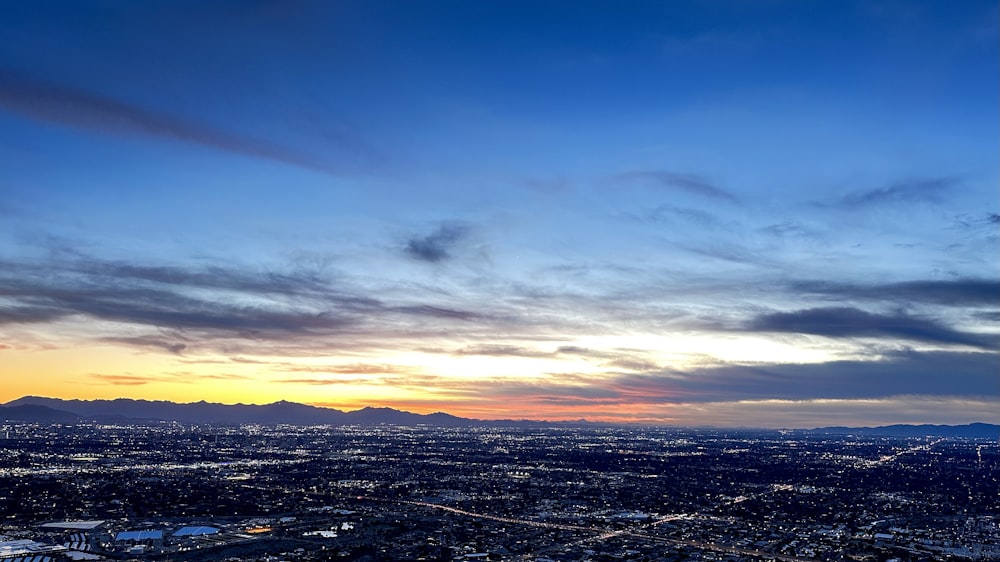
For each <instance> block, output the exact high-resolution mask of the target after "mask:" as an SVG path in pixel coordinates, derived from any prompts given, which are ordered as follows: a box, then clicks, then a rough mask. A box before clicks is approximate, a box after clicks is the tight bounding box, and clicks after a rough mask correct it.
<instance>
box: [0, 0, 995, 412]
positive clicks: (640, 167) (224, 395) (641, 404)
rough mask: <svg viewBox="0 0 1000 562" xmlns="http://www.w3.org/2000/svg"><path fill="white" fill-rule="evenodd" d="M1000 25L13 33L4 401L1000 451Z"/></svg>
mask: <svg viewBox="0 0 1000 562" xmlns="http://www.w3.org/2000/svg"><path fill="white" fill-rule="evenodd" d="M998 19H1000V9H998V2H996V1H979V0H966V1H963V2H945V1H920V0H912V1H910V0H907V1H849V0H845V1H841V2H828V1H810V0H797V1H783V0H763V1H759V2H744V1H735V0H733V1H728V0H702V1H683V0H677V1H662V2H646V1H638V0H636V1H624V2H618V1H616V2H611V1H608V2H603V1H599V0H595V1H588V2H574V1H555V0H545V1H541V2H538V1H530V2H529V1H524V2H522V1H516V0H515V1H502V2H501V1H493V0H484V1H482V2H467V1H454V2H452V1H436V0H427V1H421V2H396V1H389V0H381V1H365V2H362V1H346V2H327V1H301V2H286V1H276V0H261V1H252V0H248V1H238V2H236V1H234V2H221V1H216V0H210V1H207V2H206V1H202V0H199V1H193V0H191V1H188V0H172V1H162V0H150V1H144V2H129V1H125V0H116V1H94V0H83V1H54V0H39V1H35V2H4V3H2V4H0V383H2V384H0V402H5V401H9V400H13V399H16V398H18V397H21V396H24V395H40V396H51V397H59V398H81V399H108V398H117V397H128V398H141V399H151V400H172V401H177V402H195V401H199V400H207V401H210V402H222V403H256V404H263V403H271V402H275V401H279V400H289V401H294V402H301V403H308V404H315V405H319V406H327V407H333V408H338V409H344V410H353V409H357V408H361V407H363V406H369V405H371V406H389V407H395V408H400V409H405V410H409V411H414V412H422V413H427V412H434V411H446V412H449V413H452V414H455V415H460V416H467V417H476V418H483V419H494V418H517V419H522V418H530V419H545V420H575V419H581V418H586V419H589V420H603V421H621V422H641V423H662V424H671V425H685V426H691V425H697V426H701V425H712V426H755V427H817V426H825V425H852V426H860V425H882V424H890V423H947V424H957V423H968V422H974V421H981V422H992V423H1000V375H998V373H1000V252H998V250H1000V243H998V232H1000V215H998V213H1000V190H998V186H1000V173H998V172H1000V165H998V158H997V155H998V154H1000V135H998V123H1000V112H998V102H997V100H998V99H1000V86H998V72H997V68H1000V44H998Z"/></svg>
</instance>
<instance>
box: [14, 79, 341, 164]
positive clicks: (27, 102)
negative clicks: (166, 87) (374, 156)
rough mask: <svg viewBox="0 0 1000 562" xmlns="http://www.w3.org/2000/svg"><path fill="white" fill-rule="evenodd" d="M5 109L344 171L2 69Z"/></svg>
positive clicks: (105, 131)
mask: <svg viewBox="0 0 1000 562" xmlns="http://www.w3.org/2000/svg"><path fill="white" fill-rule="evenodd" d="M0 108H3V109H6V110H7V111H10V112H13V113H17V114H19V115H23V116H25V117H29V118H31V119H37V120H41V121H47V122H50V123H56V124H59V125H65V126H70V127H75V128H78V129H84V130H87V131H93V132H97V133H101V134H107V135H118V136H123V135H142V136H149V137H157V138H164V139H171V140H176V141H181V142H188V143H192V144H197V145H201V146H207V147H212V148H216V149H219V150H224V151H227V152H232V153H235V154H242V155H244V156H250V157H253V158H263V159H267V160H272V161H276V162H282V163H285V164H291V165H293V166H298V167H301V168H308V169H311V170H317V171H321V172H326V173H340V172H342V170H339V169H337V168H336V167H335V166H334V165H332V164H331V163H329V162H327V161H324V160H321V159H319V158H317V157H315V156H312V155H310V154H307V153H306V152H304V151H299V150H295V149H291V148H288V147H285V146H280V145H277V144H274V143H270V142H267V141H263V140H260V139H255V138H252V137H249V136H246V135H240V134H236V133H233V132H230V131H225V130H222V129H219V128H216V127H212V126H210V125H207V124H204V123H200V122H197V121H194V120H189V119H184V118H181V117H178V116H175V115H170V114H168V113H164V112H160V111H156V110H153V109H149V108H146V107H142V106H140V105H135V104H131V103H128V102H125V101H121V100H118V99H115V98H113V97H110V96H107V95H104V94H100V93H96V92H91V91H87V90H82V89H79V88H76V87H73V86H70V85H66V84H57V83H53V82H48V81H45V80H40V79H37V78H34V77H31V76H27V75H25V74H23V73H18V72H14V71H10V70H3V69H0ZM341 142H343V143H344V146H343V147H342V148H343V149H347V150H348V151H351V152H355V151H357V150H358V147H356V146H354V145H353V144H352V143H350V142H347V141H341Z"/></svg>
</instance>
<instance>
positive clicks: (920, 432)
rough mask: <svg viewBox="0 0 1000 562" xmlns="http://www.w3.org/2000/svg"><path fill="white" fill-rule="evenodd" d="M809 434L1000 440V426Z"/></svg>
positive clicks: (905, 427) (821, 430) (864, 429)
mask: <svg viewBox="0 0 1000 562" xmlns="http://www.w3.org/2000/svg"><path fill="white" fill-rule="evenodd" d="M809 433H825V434H831V435H865V436H874V437H964V438H967V439H1000V425H994V424H990V423H970V424H967V425H930V424H923V425H906V424H896V425H883V426H878V427H818V428H816V429H811V430H809Z"/></svg>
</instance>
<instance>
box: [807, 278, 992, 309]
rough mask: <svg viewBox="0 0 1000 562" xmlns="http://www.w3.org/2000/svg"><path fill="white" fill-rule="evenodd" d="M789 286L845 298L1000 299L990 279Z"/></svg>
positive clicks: (970, 302)
mask: <svg viewBox="0 0 1000 562" xmlns="http://www.w3.org/2000/svg"><path fill="white" fill-rule="evenodd" d="M790 287H791V289H792V290H793V291H795V292H797V293H805V294H812V295H822V296H826V297H835V298H843V299H847V300H883V301H904V302H923V303H933V304H940V305H947V306H978V305H995V304H997V303H998V302H1000V281H996V280H993V279H953V280H945V281H940V280H919V281H904V282H900V283H884V284H873V285H859V284H850V283H834V282H828V281H801V282H797V283H793V284H791V286H790Z"/></svg>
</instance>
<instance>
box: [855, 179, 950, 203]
mask: <svg viewBox="0 0 1000 562" xmlns="http://www.w3.org/2000/svg"><path fill="white" fill-rule="evenodd" d="M960 183H961V181H960V180H959V179H958V178H954V177H941V178H924V179H917V180H909V181H901V182H897V183H894V184H890V185H887V186H885V187H880V188H876V189H871V190H868V191H860V192H856V193H851V194H849V195H846V196H845V197H843V198H842V199H841V200H840V201H839V205H840V206H842V207H847V208H856V207H867V206H871V205H886V204H894V203H937V202H940V201H942V200H943V199H944V198H945V196H946V195H947V194H948V193H949V192H951V191H952V190H954V189H955V188H956V187H957V186H958V185H959V184H960Z"/></svg>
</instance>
